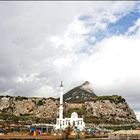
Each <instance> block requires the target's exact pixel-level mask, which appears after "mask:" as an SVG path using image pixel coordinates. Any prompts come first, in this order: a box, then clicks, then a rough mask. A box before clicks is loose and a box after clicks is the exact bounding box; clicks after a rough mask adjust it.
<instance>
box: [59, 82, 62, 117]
mask: <svg viewBox="0 0 140 140" xmlns="http://www.w3.org/2000/svg"><path fill="white" fill-rule="evenodd" d="M59 118H60V119H62V118H63V84H62V81H61V85H60V107H59Z"/></svg>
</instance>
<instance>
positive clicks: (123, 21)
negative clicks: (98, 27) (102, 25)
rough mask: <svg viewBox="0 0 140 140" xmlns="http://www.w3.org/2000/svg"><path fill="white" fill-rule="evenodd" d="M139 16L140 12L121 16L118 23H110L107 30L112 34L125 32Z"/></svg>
mask: <svg viewBox="0 0 140 140" xmlns="http://www.w3.org/2000/svg"><path fill="white" fill-rule="evenodd" d="M138 18H140V13H139V12H130V13H129V14H127V15H125V16H124V17H122V18H120V19H119V20H118V21H117V22H116V23H110V24H108V26H107V30H108V32H110V33H111V34H124V33H126V32H127V30H128V28H129V27H131V26H132V25H133V24H134V22H135V21H136V20H137V19H138Z"/></svg>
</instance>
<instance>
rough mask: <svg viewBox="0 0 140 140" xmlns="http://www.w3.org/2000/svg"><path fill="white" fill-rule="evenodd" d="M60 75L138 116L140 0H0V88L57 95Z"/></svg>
mask: <svg viewBox="0 0 140 140" xmlns="http://www.w3.org/2000/svg"><path fill="white" fill-rule="evenodd" d="M61 80H62V81H63V83H64V87H65V92H66V91H68V90H69V89H71V88H72V87H74V86H76V85H78V84H82V83H83V82H84V81H86V80H87V81H89V82H90V83H91V84H92V85H93V88H94V91H95V93H96V94H97V95H112V94H117V95H121V96H123V97H124V98H125V99H126V101H127V102H128V103H129V105H130V107H131V108H133V109H134V111H135V113H136V115H137V117H138V118H140V103H139V101H140V96H139V93H140V2H136V1H126V2H125V1H123V2H121V1H119V2H114V1H113V2H112V1H109V2H101V1H99V2H97V1H94V2H86V1H85V2H84V1H83V2H82V1H81V2H80V1H79V2H78V1H77V2H74V1H73V2H65V1H61V2H57V1H54V2H47V1H46V2H35V1H34V2H27V1H24V2H18V1H17V2H8V1H7V2H4V1H3V2H0V94H1V95H13V96H15V95H19V96H41V97H49V96H52V97H58V96H59V90H58V88H59V84H60V81H61Z"/></svg>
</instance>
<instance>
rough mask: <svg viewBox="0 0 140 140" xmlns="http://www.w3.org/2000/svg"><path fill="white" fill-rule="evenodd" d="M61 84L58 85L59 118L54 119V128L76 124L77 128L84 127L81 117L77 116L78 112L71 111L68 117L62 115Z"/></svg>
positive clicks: (81, 128)
mask: <svg viewBox="0 0 140 140" xmlns="http://www.w3.org/2000/svg"><path fill="white" fill-rule="evenodd" d="M63 109H64V108H63V84H62V82H61V85H60V106H59V118H57V120H56V125H55V129H63V130H64V129H65V128H66V127H68V126H69V125H70V126H76V127H77V128H78V129H79V130H83V129H84V128H85V123H84V121H83V118H78V114H77V113H76V112H73V113H72V114H71V117H70V118H64V117H63Z"/></svg>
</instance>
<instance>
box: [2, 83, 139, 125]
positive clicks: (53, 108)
mask: <svg viewBox="0 0 140 140" xmlns="http://www.w3.org/2000/svg"><path fill="white" fill-rule="evenodd" d="M86 84H87V82H86ZM86 84H84V85H82V86H79V87H76V88H74V89H72V90H71V91H70V92H68V94H67V93H66V94H65V95H64V97H67V98H65V103H64V116H65V117H70V115H71V113H72V112H73V111H76V112H77V113H78V114H79V116H80V117H83V118H84V121H85V122H86V123H96V124H99V123H111V124H123V123H134V122H137V120H136V116H135V114H134V112H133V110H132V109H130V107H129V105H128V104H127V102H126V101H125V99H124V98H122V97H121V96H117V95H113V96H96V95H95V93H94V92H93V91H91V90H89V89H88V90H87V88H85V87H86V86H85V85H86ZM83 86H84V88H83ZM79 89H80V91H79ZM81 89H82V90H81ZM73 94H74V95H73ZM76 96H79V98H80V100H78V99H79V98H76V102H75V100H74V99H75V97H76ZM70 97H72V98H71V99H72V100H71V99H70ZM81 97H82V98H81ZM85 97H86V98H85ZM87 97H89V98H87ZM66 99H70V100H69V101H70V102H66V101H67V100H66ZM81 99H83V100H81ZM78 101H80V102H78ZM58 110H59V100H58V99H54V98H34V97H33V98H27V97H20V96H17V97H12V96H0V120H1V121H2V120H4V121H13V122H14V123H17V122H19V121H24V122H26V123H48V122H52V121H53V122H55V120H56V118H57V117H58Z"/></svg>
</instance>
